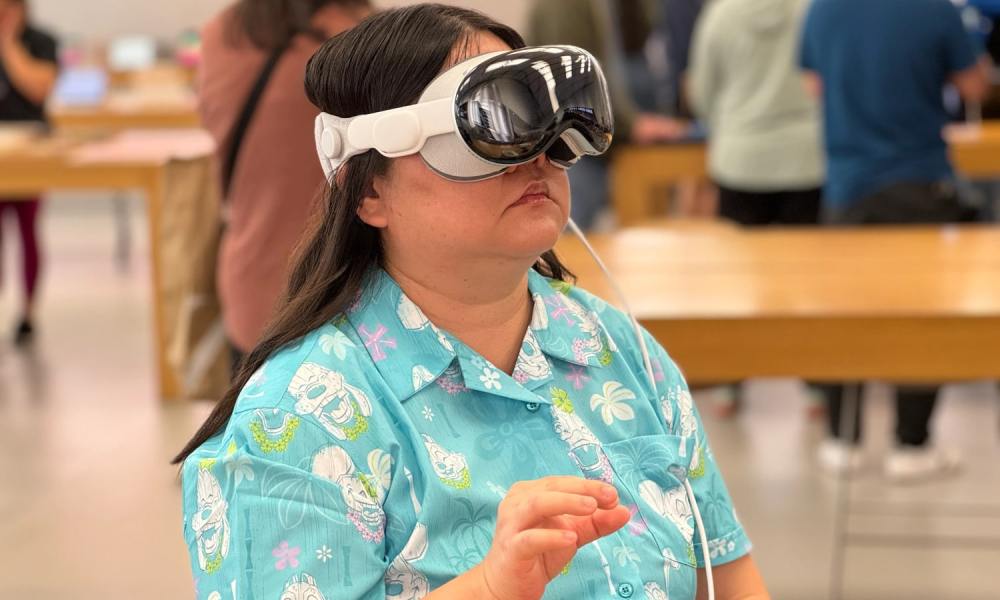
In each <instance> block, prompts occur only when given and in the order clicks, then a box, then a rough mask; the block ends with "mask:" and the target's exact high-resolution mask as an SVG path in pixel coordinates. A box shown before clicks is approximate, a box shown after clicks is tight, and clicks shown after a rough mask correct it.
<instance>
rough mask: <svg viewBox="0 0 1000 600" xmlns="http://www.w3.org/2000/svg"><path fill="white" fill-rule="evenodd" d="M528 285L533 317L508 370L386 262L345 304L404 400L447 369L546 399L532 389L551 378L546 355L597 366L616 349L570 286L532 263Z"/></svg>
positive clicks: (468, 384) (480, 387) (498, 391)
mask: <svg viewBox="0 0 1000 600" xmlns="http://www.w3.org/2000/svg"><path fill="white" fill-rule="evenodd" d="M528 289H529V290H530V292H531V295H532V298H533V300H534V309H533V314H532V320H531V325H530V327H529V328H528V330H527V332H526V333H525V338H524V341H523V342H522V345H521V352H520V354H519V356H518V359H517V364H516V365H515V367H514V374H513V377H512V376H509V375H507V374H506V373H504V372H502V371H500V370H498V369H491V367H492V365H490V364H489V363H488V362H486V361H485V360H483V359H482V357H480V356H479V355H478V354H477V353H476V352H475V351H473V350H472V349H471V348H468V347H467V346H465V344H463V343H462V342H461V341H459V340H458V339H457V338H455V337H454V336H452V335H451V334H449V333H448V332H446V331H444V330H441V329H439V328H438V327H436V326H435V325H434V324H433V323H431V322H430V320H429V319H428V318H427V317H426V315H424V313H423V311H422V310H420V308H418V307H417V305H416V304H414V303H413V302H412V301H411V300H410V299H409V298H408V297H407V296H406V294H405V293H403V290H402V289H401V288H400V287H399V285H398V284H397V283H396V282H395V281H394V280H393V279H392V277H390V276H389V275H388V274H387V273H386V272H385V271H384V270H382V269H375V270H373V271H372V273H371V275H370V277H369V280H368V282H366V285H365V289H364V291H363V292H362V294H361V296H360V297H359V298H358V300H357V301H356V302H355V304H354V306H352V307H351V309H349V310H348V311H347V315H346V316H347V320H348V321H349V322H350V324H351V326H352V327H353V328H354V330H355V331H356V332H357V334H358V337H359V338H360V339H361V342H362V344H364V347H365V350H366V351H367V352H368V355H369V356H370V357H371V359H372V362H373V363H374V364H375V368H376V369H377V370H378V372H379V374H380V375H381V376H382V378H383V380H384V381H386V383H387V384H388V385H389V387H390V388H391V389H392V391H393V393H394V394H395V395H396V397H397V398H399V399H400V401H405V400H406V399H408V398H410V397H411V396H413V395H415V394H416V393H417V392H419V391H421V390H422V389H424V388H425V387H427V386H428V385H430V384H431V383H434V382H436V381H437V380H438V379H439V378H442V376H444V378H445V379H448V380H449V381H447V382H446V383H447V384H448V385H452V386H453V385H455V382H453V381H451V379H452V378H453V377H454V375H456V374H457V373H452V371H454V369H452V370H451V371H449V372H448V373H445V371H448V370H449V367H451V366H452V365H453V364H454V363H455V362H456V359H457V365H458V367H457V368H458V369H460V372H461V375H462V379H463V382H462V385H464V387H465V388H467V389H471V390H477V391H481V392H485V393H489V394H495V395H500V396H504V397H508V398H512V399H518V400H522V401H524V402H544V403H547V402H548V401H547V400H546V398H547V397H548V395H547V394H538V395H536V394H535V393H534V391H535V390H537V389H538V388H540V387H541V386H543V385H544V384H546V383H547V382H549V381H551V379H552V372H551V371H552V368H551V366H550V365H549V363H548V360H546V359H545V356H544V355H547V356H549V357H552V358H556V359H559V360H562V361H565V362H569V363H572V364H574V365H578V366H581V367H602V366H606V365H607V364H609V363H610V362H611V352H612V351H614V350H615V348H614V344H613V342H612V341H611V338H610V336H609V335H608V333H607V330H606V329H605V328H604V326H603V324H602V323H601V321H600V319H599V318H598V316H597V314H596V313H595V312H594V311H592V310H588V309H586V308H585V307H584V306H583V305H582V304H580V303H579V302H578V301H577V300H575V299H573V298H571V297H570V295H569V292H570V290H571V287H570V286H569V284H566V283H564V282H561V281H554V280H549V279H547V278H545V277H543V276H542V275H540V274H539V273H537V272H536V271H535V270H534V269H532V270H531V271H529V275H528Z"/></svg>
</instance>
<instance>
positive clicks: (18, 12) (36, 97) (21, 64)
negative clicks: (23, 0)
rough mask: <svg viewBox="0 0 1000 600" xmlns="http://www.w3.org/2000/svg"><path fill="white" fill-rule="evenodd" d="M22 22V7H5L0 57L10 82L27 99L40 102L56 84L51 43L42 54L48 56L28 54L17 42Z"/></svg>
mask: <svg viewBox="0 0 1000 600" xmlns="http://www.w3.org/2000/svg"><path fill="white" fill-rule="evenodd" d="M24 25H25V17H24V7H23V6H20V5H14V6H12V7H10V8H8V9H7V13H6V14H5V16H4V17H3V18H2V20H0V61H2V62H3V66H4V70H6V72H7V76H8V77H9V78H10V83H11V85H12V86H13V87H14V88H15V89H16V90H17V91H18V92H20V94H21V95H22V96H24V97H25V98H27V99H28V100H30V101H31V102H34V103H35V104H42V103H44V102H45V99H46V98H48V96H49V94H50V93H51V92H52V88H53V87H55V84H56V76H57V74H58V69H57V68H56V64H55V46H54V44H53V45H52V48H51V52H49V50H48V49H46V51H45V52H44V54H45V55H46V56H48V55H50V54H51V57H52V60H44V59H38V58H35V57H34V56H32V54H31V53H30V52H29V51H28V49H27V48H25V47H24V44H22V43H21V33H22V32H23V31H24Z"/></svg>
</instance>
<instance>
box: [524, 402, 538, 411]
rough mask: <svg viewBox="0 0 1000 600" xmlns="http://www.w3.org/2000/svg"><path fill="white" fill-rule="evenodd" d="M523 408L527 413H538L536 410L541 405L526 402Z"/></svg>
mask: <svg viewBox="0 0 1000 600" xmlns="http://www.w3.org/2000/svg"><path fill="white" fill-rule="evenodd" d="M524 407H525V408H527V409H528V411H529V412H538V409H539V408H540V407H541V405H539V404H538V403H537V402H528V403H527V404H525V405H524Z"/></svg>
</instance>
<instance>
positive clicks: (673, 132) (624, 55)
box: [527, 0, 687, 229]
mask: <svg viewBox="0 0 1000 600" xmlns="http://www.w3.org/2000/svg"><path fill="white" fill-rule="evenodd" d="M655 19H656V17H655V3H653V2H651V1H649V0H615V1H612V2H607V1H605V0H538V1H536V2H535V3H534V5H533V7H532V10H531V13H530V16H529V19H528V35H527V38H528V40H529V42H530V43H531V44H536V45H542V44H571V45H573V46H578V47H580V48H584V49H585V50H587V51H588V52H590V53H591V54H593V55H594V56H595V57H596V58H597V59H598V61H599V62H600V63H601V64H602V65H604V71H605V73H606V74H607V77H608V87H609V88H610V90H609V92H610V94H611V105H612V107H613V109H614V111H615V115H614V117H615V132H616V135H615V142H616V143H634V144H648V143H652V142H657V141H664V140H676V139H680V138H682V137H684V136H685V135H686V132H687V126H686V124H684V123H683V122H681V121H678V120H676V119H672V118H669V117H666V116H664V115H661V114H657V113H655V112H652V109H653V107H652V104H653V103H654V92H653V90H652V89H651V80H652V76H651V74H650V73H649V70H648V68H647V67H646V65H645V63H644V58H643V56H642V49H643V47H644V46H645V44H646V40H647V38H648V37H649V35H650V33H651V31H652V23H654V22H655ZM569 180H570V187H571V189H572V193H573V206H572V218H573V220H574V221H575V222H576V224H577V225H579V226H580V227H581V228H582V229H589V228H590V227H592V226H593V225H594V222H595V220H596V219H597V217H598V216H599V215H600V213H601V211H602V210H603V209H604V207H605V206H606V205H607V199H608V189H609V187H608V158H607V157H586V158H584V159H583V160H581V161H580V162H578V163H577V164H576V165H574V168H573V169H572V170H571V171H570V178H569Z"/></svg>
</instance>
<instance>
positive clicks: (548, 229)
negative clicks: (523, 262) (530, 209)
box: [494, 219, 566, 257]
mask: <svg viewBox="0 0 1000 600" xmlns="http://www.w3.org/2000/svg"><path fill="white" fill-rule="evenodd" d="M565 226H566V223H565V222H564V221H562V220H561V219H536V220H534V221H531V222H529V223H523V224H522V225H521V226H520V227H518V228H516V229H514V230H512V231H507V232H505V233H506V235H503V234H502V235H501V236H500V237H497V238H494V239H496V241H497V244H498V245H499V246H500V247H502V248H505V249H507V250H508V251H509V252H510V253H511V254H512V255H515V256H524V257H537V256H539V255H541V254H543V253H545V252H548V251H549V250H551V249H552V247H553V246H555V245H556V242H558V241H559V236H560V235H561V234H562V231H563V228H564V227H565Z"/></svg>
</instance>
